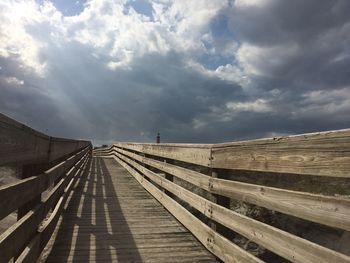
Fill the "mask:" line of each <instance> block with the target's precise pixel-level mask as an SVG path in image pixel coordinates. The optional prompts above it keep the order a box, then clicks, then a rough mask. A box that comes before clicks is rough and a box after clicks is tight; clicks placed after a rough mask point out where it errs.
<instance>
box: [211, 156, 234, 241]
mask: <svg viewBox="0 0 350 263" xmlns="http://www.w3.org/2000/svg"><path fill="white" fill-rule="evenodd" d="M210 151H211V150H210ZM211 160H212V154H211V152H210V176H211V177H212V178H221V179H227V175H226V173H224V172H222V171H221V172H220V171H219V170H218V169H214V168H213V167H212V163H211ZM209 199H210V201H212V202H213V203H216V204H218V205H220V206H223V207H225V208H228V209H230V198H228V197H225V196H221V195H217V194H213V193H210V198H209ZM209 226H210V227H211V228H212V229H213V230H214V231H216V232H217V233H219V234H220V235H222V236H224V237H226V238H229V239H230V238H231V237H232V235H231V234H232V231H230V230H229V229H228V228H227V227H225V226H223V225H221V224H219V223H217V222H215V221H214V220H212V219H210V221H209Z"/></svg>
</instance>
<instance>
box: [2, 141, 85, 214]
mask: <svg viewBox="0 0 350 263" xmlns="http://www.w3.org/2000/svg"><path fill="white" fill-rule="evenodd" d="M88 151H89V147H86V148H84V149H83V150H81V151H80V152H78V153H77V154H75V155H73V156H71V157H70V158H68V159H66V160H65V161H62V162H61V163H59V164H57V165H55V166H54V167H52V168H50V169H48V170H47V171H45V172H44V173H42V174H40V175H36V176H32V177H29V178H26V179H23V180H20V181H18V182H15V183H12V184H7V185H4V186H2V187H0V208H1V209H0V220H1V219H2V218H4V217H5V216H7V215H8V214H10V213H11V212H13V211H15V210H17V209H18V208H19V207H20V206H21V205H23V204H25V203H26V202H28V200H31V199H33V198H34V197H35V196H37V195H38V194H40V193H42V192H43V191H45V190H46V189H48V188H49V187H50V186H51V185H52V184H53V183H54V182H55V181H56V180H57V179H59V178H60V177H61V176H62V175H63V174H65V173H66V172H68V171H69V170H70V169H71V167H72V166H74V164H75V163H76V162H77V161H78V160H79V159H80V158H81V157H82V156H83V155H84V157H85V156H86V155H87V152H88Z"/></svg>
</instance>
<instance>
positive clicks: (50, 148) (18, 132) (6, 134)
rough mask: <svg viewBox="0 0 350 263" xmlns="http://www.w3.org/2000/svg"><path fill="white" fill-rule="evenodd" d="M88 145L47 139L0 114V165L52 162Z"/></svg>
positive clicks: (88, 143) (67, 140) (83, 142)
mask: <svg viewBox="0 0 350 263" xmlns="http://www.w3.org/2000/svg"><path fill="white" fill-rule="evenodd" d="M90 144H91V143H90V142H89V141H84V140H70V139H64V138H56V137H49V136H47V135H45V134H43V133H41V132H38V131H36V130H34V129H32V128H30V127H28V126H26V125H24V124H22V123H19V122H17V121H15V120H13V119H11V118H9V117H7V116H5V115H3V114H1V113H0V165H6V164H28V163H42V162H48V161H53V160H56V159H57V158H59V157H62V156H66V155H67V154H71V153H73V152H75V151H77V150H79V149H82V148H84V147H86V146H88V145H90Z"/></svg>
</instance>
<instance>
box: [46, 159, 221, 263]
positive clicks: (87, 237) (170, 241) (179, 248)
mask: <svg viewBox="0 0 350 263" xmlns="http://www.w3.org/2000/svg"><path fill="white" fill-rule="evenodd" d="M88 167H89V169H88V171H87V172H86V173H85V174H84V175H83V176H82V178H81V180H80V182H79V183H78V186H77V188H76V190H75V191H74V193H73V196H72V199H71V200H70V203H69V205H68V208H67V209H66V211H65V213H64V217H63V219H62V223H61V226H60V228H59V230H58V234H57V237H56V240H55V242H54V244H53V247H52V251H51V253H50V254H49V256H48V258H47V262H215V261H216V260H215V257H214V256H213V255H212V254H210V252H208V251H207V250H206V249H205V248H204V247H203V246H202V245H201V244H200V243H199V242H198V241H197V239H195V238H194V237H193V236H192V235H191V234H190V233H189V232H188V230H187V229H185V228H184V227H183V226H182V225H181V224H180V223H179V222H178V221H177V220H176V219H175V218H174V217H173V216H172V215H171V214H170V213H169V212H168V211H166V210H165V209H164V207H163V206H161V205H160V204H159V203H158V201H156V200H155V199H154V198H153V197H152V196H151V195H150V194H149V193H148V192H147V191H146V190H145V189H143V188H142V186H141V185H140V184H139V183H138V182H137V181H136V180H135V179H134V178H133V177H132V176H131V175H130V174H129V173H128V172H127V171H126V170H125V169H124V168H123V167H122V166H120V165H119V164H118V163H117V162H116V161H115V160H114V159H100V158H92V162H91V164H90V165H89V166H88Z"/></svg>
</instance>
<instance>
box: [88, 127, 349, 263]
mask: <svg viewBox="0 0 350 263" xmlns="http://www.w3.org/2000/svg"><path fill="white" fill-rule="evenodd" d="M93 154H94V155H95V156H102V157H111V158H114V159H115V160H117V161H118V162H119V163H120V164H121V165H122V166H124V167H125V168H126V169H127V170H128V171H129V172H130V173H131V174H132V175H133V176H134V177H135V178H136V180H138V181H139V182H140V184H142V185H143V186H144V187H145V189H146V190H147V191H149V192H150V193H151V194H152V195H153V196H154V197H155V198H156V199H157V200H158V201H159V202H160V203H162V204H163V205H164V206H165V207H166V208H167V209H168V210H169V211H170V212H171V213H172V214H173V215H174V216H175V217H176V218H177V219H178V220H179V221H180V222H182V224H184V225H185V227H187V228H188V229H189V231H191V232H192V233H193V234H194V235H195V236H196V237H197V238H198V239H199V241H201V242H202V243H203V245H204V246H205V247H206V248H207V249H208V250H210V251H211V252H212V253H213V254H215V255H216V256H218V257H219V258H220V259H222V260H223V261H225V262H226V261H227V262H229V261H232V260H233V259H236V260H237V258H239V259H241V261H242V262H258V261H259V260H258V259H257V258H255V257H253V256H252V255H251V254H249V253H248V252H246V251H244V250H242V249H240V248H239V247H236V245H235V244H234V243H232V242H230V241H229V240H228V239H226V238H225V237H224V236H223V233H221V232H220V231H219V230H217V231H219V232H217V231H215V228H214V229H210V228H209V227H208V226H206V225H203V223H202V222H201V221H199V220H198V219H197V218H196V217H195V216H194V215H192V214H191V213H188V211H187V210H186V209H185V208H184V207H182V206H181V205H180V204H179V203H177V202H176V201H175V200H174V199H173V197H174V196H176V198H179V199H181V200H182V201H184V202H185V203H187V204H188V205H190V206H191V207H193V208H194V209H196V210H197V211H199V212H200V213H201V214H203V215H204V216H205V217H207V218H208V219H209V220H211V221H214V222H217V223H220V224H221V225H224V226H226V227H227V228H229V229H231V230H233V231H235V232H237V233H239V234H241V235H242V236H245V237H246V238H248V239H249V240H251V241H254V242H255V243H257V244H259V245H261V246H262V247H265V248H266V249H268V250H270V251H272V252H274V253H276V254H278V255H280V256H281V257H284V258H286V259H288V260H289V261H291V262H350V257H349V256H347V255H344V254H341V253H339V252H336V251H334V250H331V249H329V248H326V247H323V246H321V245H318V244H316V243H313V242H311V241H308V240H306V239H303V238H300V237H298V236H296V235H294V234H292V233H288V232H286V231H283V230H280V229H278V228H276V227H273V226H271V225H268V224H266V223H262V222H259V221H257V220H255V219H252V218H249V217H247V216H244V215H241V214H238V213H236V212H235V211H233V210H230V209H228V207H225V204H222V203H217V202H216V200H218V199H217V198H214V199H210V198H209V199H210V200H208V199H206V198H203V197H201V196H199V195H197V194H195V193H193V192H191V191H189V190H186V189H185V188H183V187H182V186H181V185H178V184H176V183H175V182H178V181H173V180H172V179H171V178H172V176H174V177H177V178H179V179H182V180H184V181H186V182H188V183H190V184H192V185H194V186H196V187H199V188H201V189H204V190H205V191H207V192H209V193H210V194H211V196H214V197H215V196H222V197H225V198H232V199H236V200H239V201H244V202H247V203H251V204H254V205H258V206H261V207H265V208H267V209H270V210H275V211H279V212H281V213H284V214H288V215H292V216H295V217H299V218H302V219H304V220H308V221H313V222H316V223H320V224H323V225H327V226H330V227H335V228H337V229H343V230H346V231H350V198H349V196H339V195H338V196H330V195H324V194H313V193H309V192H303V191H294V190H287V189H283V188H278V187H271V186H265V185H259V184H254V183H244V182H238V181H232V180H227V179H225V178H222V174H221V173H222V172H225V171H227V169H229V170H232V171H235V172H236V173H239V172H240V171H254V172H255V173H258V174H260V176H264V173H267V172H269V173H271V172H272V173H279V174H280V175H283V174H286V176H287V174H293V175H295V174H300V175H303V176H306V177H309V176H322V177H329V178H334V177H338V178H349V177H350V129H346V130H339V131H331V132H321V133H314V134H303V135H298V136H287V137H280V138H272V139H261V140H252V141H244V142H233V143H225V144H206V145H203V144H202V145H194V144H142V143H122V142H118V143H115V144H113V145H112V146H111V147H109V148H100V149H95V150H94V151H93ZM178 161H180V162H178ZM186 163H188V164H189V165H186ZM191 164H196V165H200V166H202V167H206V169H208V168H209V171H211V173H209V176H208V175H207V174H205V173H203V172H198V171H196V170H195V168H194V167H193V165H191ZM222 169H226V170H222ZM155 171H156V172H155ZM159 172H162V174H159ZM164 174H165V177H164ZM167 175H171V176H170V177H169V176H167ZM210 175H211V176H210ZM145 179H147V180H145ZM169 179H170V180H169ZM149 181H151V182H152V183H151V182H149ZM155 185H156V186H158V187H159V188H160V189H163V190H164V191H165V192H164V191H161V190H159V189H158V188H157V187H156V186H155Z"/></svg>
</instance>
